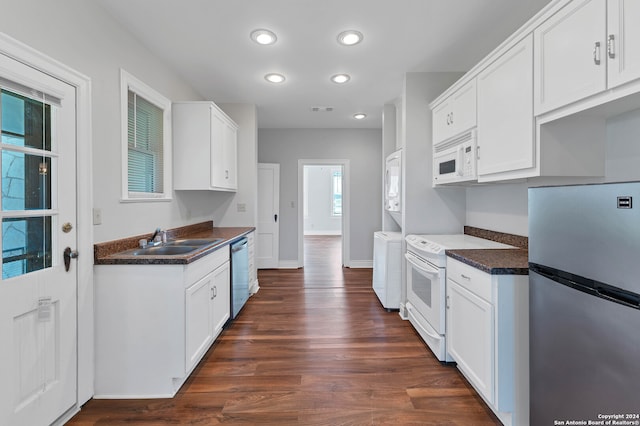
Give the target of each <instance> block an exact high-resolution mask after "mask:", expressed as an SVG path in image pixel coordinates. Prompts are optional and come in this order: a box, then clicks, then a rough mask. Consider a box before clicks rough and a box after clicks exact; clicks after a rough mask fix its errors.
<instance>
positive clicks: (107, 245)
mask: <svg viewBox="0 0 640 426" xmlns="http://www.w3.org/2000/svg"><path fill="white" fill-rule="evenodd" d="M254 230H255V228H253V227H224V228H217V227H214V226H213V222H203V223H198V224H195V225H188V226H184V227H180V228H174V229H167V230H166V232H167V238H168V239H169V240H173V239H187V238H188V239H192V238H193V239H217V238H221V239H222V241H220V242H219V243H217V244H215V245H213V246H205V247H202V248H201V249H198V250H194V251H192V252H189V253H186V254H183V255H164V256H163V255H145V256H141V255H133V254H131V253H126V252H127V251H129V250H133V249H136V248H138V243H139V241H140V240H141V239H143V238H144V239H149V238H151V234H143V235H136V236H134V237H128V238H123V239H120V240H114V241H107V242H104V243H98V244H94V246H93V257H94V263H95V264H96V265H181V264H188V263H192V262H195V261H196V260H198V259H200V258H202V257H204V256H206V255H208V254H210V253H212V252H214V251H215V250H218V249H220V248H222V247H224V246H227V245H229V244H231V243H233V242H234V241H235V240H237V239H239V238H241V237H243V236H245V235H247V234H248V233H250V232H251V231H254Z"/></svg>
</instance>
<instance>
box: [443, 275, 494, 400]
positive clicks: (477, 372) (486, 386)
mask: <svg viewBox="0 0 640 426" xmlns="http://www.w3.org/2000/svg"><path fill="white" fill-rule="evenodd" d="M447 284H448V286H449V287H448V289H447V290H448V291H449V293H448V294H449V295H448V298H449V300H448V302H449V303H448V309H449V310H448V311H447V312H448V313H449V322H448V329H447V339H448V341H447V343H448V347H449V354H450V355H451V356H452V357H453V358H454V359H455V360H456V362H457V363H458V368H460V369H461V370H464V372H465V373H466V374H467V375H468V377H469V378H470V379H472V380H473V382H474V384H475V387H476V389H477V390H478V392H480V393H481V394H482V396H484V398H485V400H487V401H488V402H489V403H493V400H494V398H493V388H494V386H493V371H494V364H493V306H492V305H491V304H490V303H489V302H487V301H486V300H483V299H481V298H480V297H478V296H476V295H475V294H473V293H471V292H470V291H468V290H465V289H464V287H462V286H460V285H458V284H456V282H455V281H452V280H449V282H448V283H447Z"/></svg>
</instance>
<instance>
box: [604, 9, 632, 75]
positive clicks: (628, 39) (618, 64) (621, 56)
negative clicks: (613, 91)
mask: <svg viewBox="0 0 640 426" xmlns="http://www.w3.org/2000/svg"><path fill="white" fill-rule="evenodd" d="M607 5H608V11H607V30H608V35H607V70H608V76H609V77H608V78H609V87H615V86H618V85H620V84H623V83H627V82H629V81H631V80H635V79H637V78H640V25H639V24H640V1H638V0H609V1H608V3H607Z"/></svg>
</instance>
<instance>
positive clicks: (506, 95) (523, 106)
mask: <svg viewBox="0 0 640 426" xmlns="http://www.w3.org/2000/svg"><path fill="white" fill-rule="evenodd" d="M477 83H478V150H479V158H478V175H479V176H482V175H486V174H491V173H499V172H506V171H513V170H520V169H526V168H531V167H533V166H534V161H535V156H534V154H535V150H534V123H533V36H532V35H529V36H528V37H526V38H525V39H523V40H522V41H520V42H519V43H518V44H516V45H515V46H514V47H512V48H511V49H509V51H507V52H506V53H504V54H503V55H502V56H501V57H500V58H498V59H497V60H496V61H495V62H494V63H492V64H491V65H490V66H489V67H488V68H486V69H485V70H484V71H483V72H482V73H480V74H479V75H478V79H477Z"/></svg>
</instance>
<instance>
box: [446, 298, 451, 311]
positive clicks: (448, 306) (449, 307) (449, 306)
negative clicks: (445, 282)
mask: <svg viewBox="0 0 640 426" xmlns="http://www.w3.org/2000/svg"><path fill="white" fill-rule="evenodd" d="M449 300H451V299H450V297H449V296H447V309H451V305H450V304H449Z"/></svg>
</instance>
